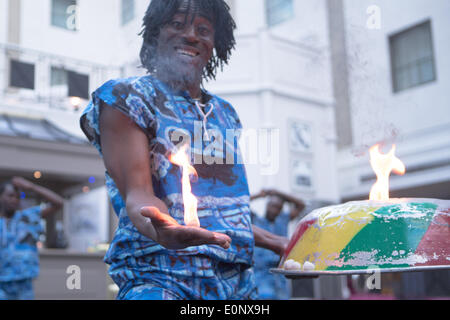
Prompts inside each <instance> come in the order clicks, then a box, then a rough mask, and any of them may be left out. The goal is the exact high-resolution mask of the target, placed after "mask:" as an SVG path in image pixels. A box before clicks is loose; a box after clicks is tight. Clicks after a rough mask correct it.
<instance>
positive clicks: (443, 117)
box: [339, 0, 450, 198]
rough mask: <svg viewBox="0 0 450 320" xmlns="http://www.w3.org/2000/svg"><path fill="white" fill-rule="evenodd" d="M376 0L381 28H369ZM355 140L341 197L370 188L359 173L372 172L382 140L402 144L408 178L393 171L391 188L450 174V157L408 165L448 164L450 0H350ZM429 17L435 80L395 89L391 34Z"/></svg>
mask: <svg viewBox="0 0 450 320" xmlns="http://www.w3.org/2000/svg"><path fill="white" fill-rule="evenodd" d="M371 5H377V6H378V7H379V8H380V10H381V11H380V13H381V28H380V29H369V28H367V20H368V18H369V15H368V14H367V13H366V10H367V8H368V7H369V6H371ZM344 7H345V21H346V24H345V27H346V33H347V34H346V36H347V54H348V71H349V83H350V104H351V114H352V129H353V131H352V132H353V140H354V141H353V146H352V147H350V148H346V149H343V150H341V152H340V156H339V162H340V163H339V169H340V170H339V172H340V179H339V185H340V187H341V194H342V195H343V197H344V198H345V197H351V196H355V195H358V194H359V195H361V194H363V193H366V192H368V190H369V189H370V184H367V183H366V184H362V183H361V182H360V178H361V176H363V175H367V174H369V175H370V174H371V169H370V167H369V159H368V154H367V153H368V152H367V151H368V149H369V147H370V146H372V145H374V144H375V143H378V142H385V144H386V148H385V150H383V151H384V152H387V151H388V148H389V147H390V145H391V144H392V143H396V144H397V150H398V152H397V154H398V155H399V157H400V158H401V159H402V160H403V161H404V162H405V165H406V169H407V174H406V176H405V177H393V178H392V179H391V180H392V188H393V189H394V190H395V189H403V188H407V187H418V188H420V187H421V186H423V185H428V184H433V183H440V182H444V181H449V180H450V163H448V165H442V166H441V167H438V168H433V169H425V170H422V171H420V172H418V171H417V172H414V173H411V174H408V168H417V167H419V166H422V167H427V166H431V165H432V164H433V163H436V162H441V163H445V161H446V159H447V162H448V159H449V158H450V144H449V142H450V139H449V138H450V129H449V128H450V126H449V123H450V112H449V109H448V102H449V101H450V92H449V90H448V88H449V87H450V61H449V59H448V58H447V57H448V56H449V55H450V38H449V36H448V30H450V20H449V18H448V14H449V12H450V3H449V2H448V1H445V0H437V1H433V2H432V3H428V2H426V1H420V0H413V1H406V0H399V1H395V2H393V1H387V0H377V1H368V0H363V1H359V0H358V1H355V0H345V1H344ZM427 19H430V20H431V25H432V37H433V44H434V54H435V62H436V70H437V80H436V81H434V82H431V83H428V84H425V85H421V86H418V87H414V88H411V89H407V90H404V91H401V92H398V93H393V89H392V83H391V70H390V69H391V66H390V53H389V41H388V39H389V35H392V34H395V33H397V32H399V31H402V30H404V29H407V28H409V27H411V26H414V25H416V24H419V23H421V22H424V21H425V20H427Z"/></svg>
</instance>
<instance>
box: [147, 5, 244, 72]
mask: <svg viewBox="0 0 450 320" xmlns="http://www.w3.org/2000/svg"><path fill="white" fill-rule="evenodd" d="M183 1H185V0H152V1H151V3H150V5H149V7H148V9H147V12H146V13H145V16H144V19H143V29H142V31H141V32H140V33H139V35H142V37H143V39H144V42H143V45H142V49H141V52H140V59H141V63H142V67H144V68H145V69H147V72H148V73H150V74H153V73H155V71H156V47H157V45H158V37H159V33H160V30H161V28H162V27H163V26H165V25H166V24H168V23H170V22H171V20H172V18H173V16H174V15H175V14H176V12H177V10H178V9H179V8H180V6H181V4H182V3H183ZM188 8H194V10H196V12H201V13H204V14H207V16H210V17H211V20H212V21H211V22H212V24H213V26H214V29H215V39H214V48H215V52H214V53H213V55H212V57H211V59H210V60H209V61H208V64H207V65H206V67H205V68H204V70H203V75H202V76H203V79H206V80H208V79H215V78H216V74H217V68H220V69H221V70H223V65H224V64H228V61H229V59H230V57H231V51H232V50H233V49H234V47H235V45H236V41H235V39H234V34H233V32H234V29H236V23H235V22H234V20H233V17H232V16H231V14H230V7H229V6H228V4H227V3H226V2H225V1H224V0H188Z"/></svg>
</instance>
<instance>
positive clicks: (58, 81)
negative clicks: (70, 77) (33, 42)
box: [50, 67, 67, 87]
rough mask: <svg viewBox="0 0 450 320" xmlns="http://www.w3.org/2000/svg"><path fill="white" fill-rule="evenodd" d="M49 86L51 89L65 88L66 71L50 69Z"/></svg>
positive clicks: (55, 68)
mask: <svg viewBox="0 0 450 320" xmlns="http://www.w3.org/2000/svg"><path fill="white" fill-rule="evenodd" d="M50 85H51V86H52V87H58V86H67V71H66V70H65V69H62V68H57V67H52V68H51V72H50Z"/></svg>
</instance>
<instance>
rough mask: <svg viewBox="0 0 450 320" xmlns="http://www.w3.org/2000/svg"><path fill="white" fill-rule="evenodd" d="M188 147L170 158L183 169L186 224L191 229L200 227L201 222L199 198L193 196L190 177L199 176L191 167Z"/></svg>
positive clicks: (182, 179)
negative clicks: (198, 209) (199, 218)
mask: <svg viewBox="0 0 450 320" xmlns="http://www.w3.org/2000/svg"><path fill="white" fill-rule="evenodd" d="M186 148H187V145H184V146H183V147H181V148H180V150H178V152H177V153H175V154H172V155H171V156H170V159H169V160H170V162H172V163H173V164H176V165H177V166H180V167H181V168H182V172H183V176H182V178H181V185H182V192H183V203H184V223H185V224H186V225H187V226H190V227H200V221H199V220H198V215H197V198H196V197H195V196H194V195H193V194H192V188H191V181H190V178H189V176H190V175H195V176H197V171H195V169H194V167H192V166H191V164H190V161H189V158H188V155H187V153H186Z"/></svg>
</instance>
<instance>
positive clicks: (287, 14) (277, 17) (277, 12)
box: [266, 0, 294, 27]
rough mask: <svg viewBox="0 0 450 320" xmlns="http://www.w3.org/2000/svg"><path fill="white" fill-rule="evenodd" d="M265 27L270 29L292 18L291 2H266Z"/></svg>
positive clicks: (292, 6) (276, 0)
mask: <svg viewBox="0 0 450 320" xmlns="http://www.w3.org/2000/svg"><path fill="white" fill-rule="evenodd" d="M266 16H267V25H268V26H269V27H272V26H274V25H277V24H279V23H281V22H284V21H286V20H289V19H291V18H292V17H293V16H294V4H293V1H292V0H266Z"/></svg>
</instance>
